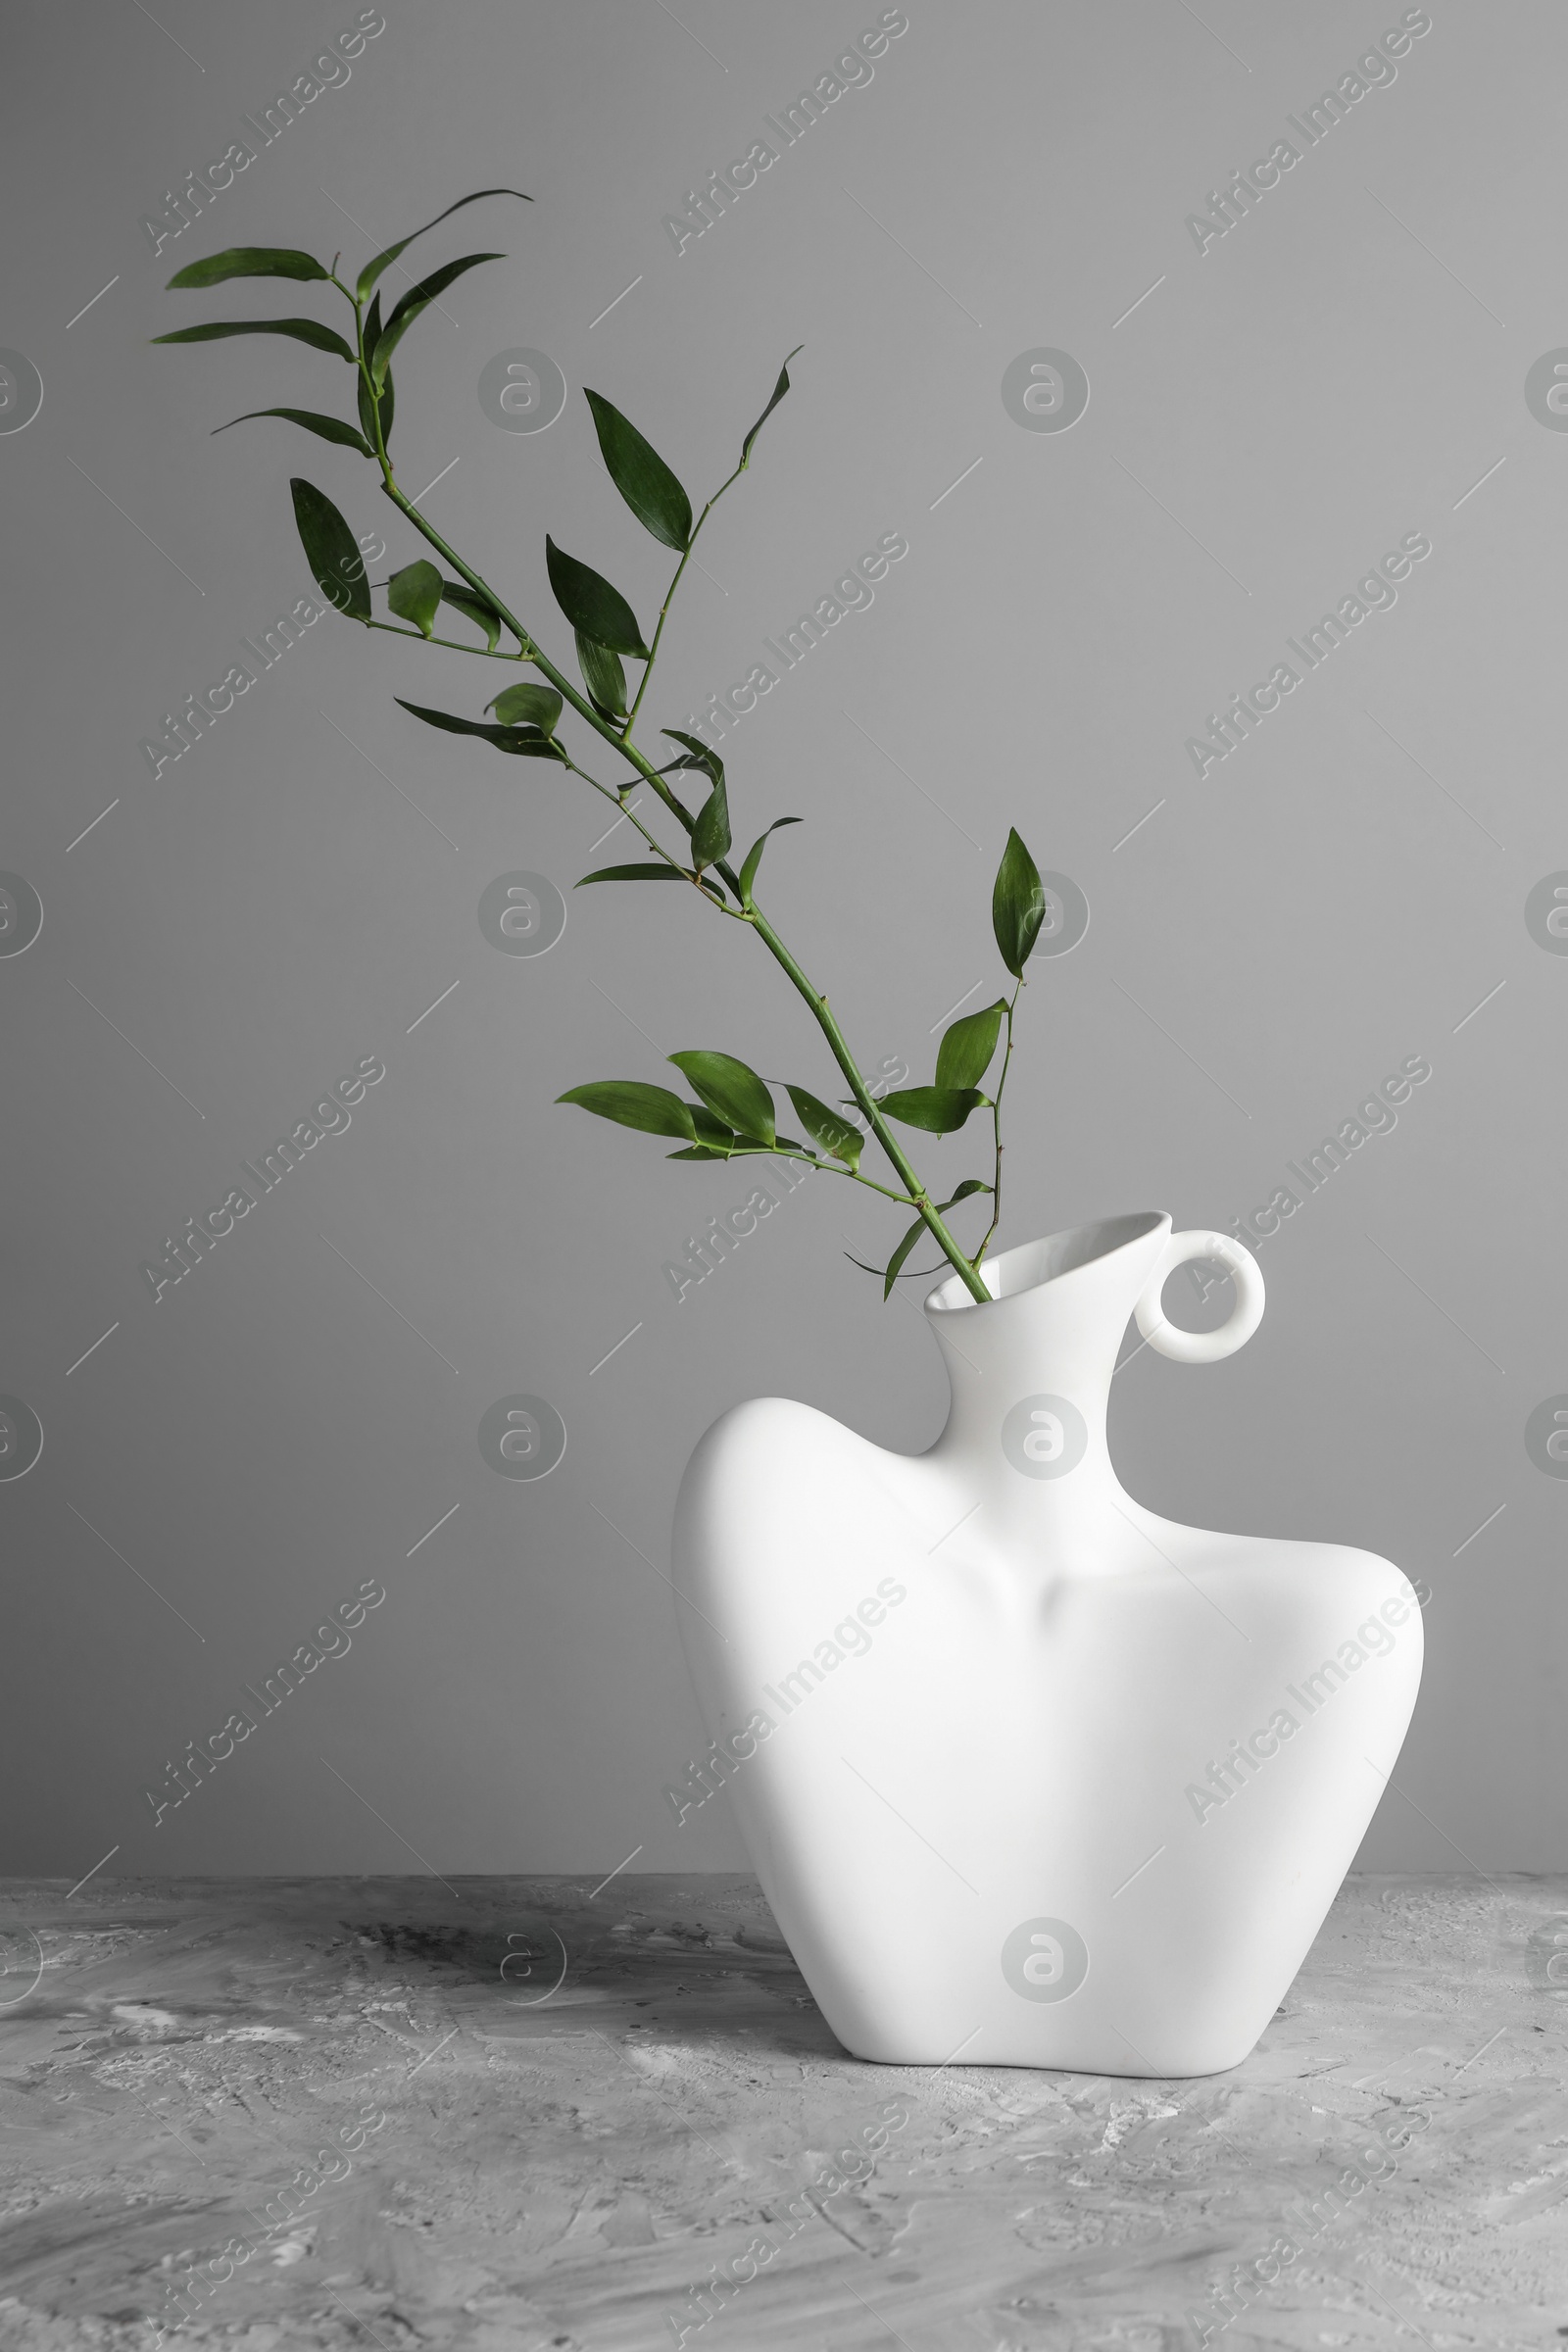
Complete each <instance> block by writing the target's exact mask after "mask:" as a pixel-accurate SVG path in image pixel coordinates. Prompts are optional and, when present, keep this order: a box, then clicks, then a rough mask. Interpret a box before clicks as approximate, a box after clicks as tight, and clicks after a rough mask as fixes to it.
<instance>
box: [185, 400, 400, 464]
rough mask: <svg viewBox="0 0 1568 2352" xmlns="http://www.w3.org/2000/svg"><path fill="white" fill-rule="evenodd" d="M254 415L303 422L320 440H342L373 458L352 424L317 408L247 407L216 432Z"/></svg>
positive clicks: (346, 446) (346, 447)
mask: <svg viewBox="0 0 1568 2352" xmlns="http://www.w3.org/2000/svg"><path fill="white" fill-rule="evenodd" d="M252 417H286V418H287V420H288V422H289V423H290V424H303V425H304V427H305V430H306V431H307V432H308V433H315V434H316V435H317V437H318V438H319V440H322V441H337V442H341V444H342V446H343V447H344V448H345V449H357V450H358V451H359V453H360V455H361V457H362V458H373V457H374V455H375V452H374V450H373V449H372V448H371V447H370V445H369V443H368V441H364V440H362V439H361V437H360V435H359V434H358V433H357V432H356V431H355V430H354V427H353V425H352V424H345V423H344V422H343V421H342V419H341V418H340V417H323V416H321V414H320V413H319V410H316V409H247V410H246V411H245V414H244V416H243V417H230V418H229V420H228V424H215V425H214V427H213V430H214V432H215V433H226V432H227V430H228V425H229V424H248V423H249V422H250V419H251V418H252Z"/></svg>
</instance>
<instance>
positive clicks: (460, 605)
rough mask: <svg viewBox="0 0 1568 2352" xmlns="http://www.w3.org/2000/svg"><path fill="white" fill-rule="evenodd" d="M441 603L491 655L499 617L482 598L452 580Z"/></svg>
mask: <svg viewBox="0 0 1568 2352" xmlns="http://www.w3.org/2000/svg"><path fill="white" fill-rule="evenodd" d="M386 380H387V382H388V384H390V383H391V381H392V378H391V377H390V376H388V377H387V379H386ZM441 601H442V603H443V604H444V605H450V606H451V607H452V608H453V610H454V612H457V613H462V614H463V616H464V618H465V620H471V621H472V622H473V624H474V626H475V627H476V628H480V629H483V631H484V638H485V644H486V645H487V646H488V648H489V650H490V652H491V653H494V652H495V650H496V647H497V646H498V645H499V644H500V643H501V615H500V613H497V612H495V611H493V610H492V608H491V607H490V606H489V605H487V604H486V603H485V601H484V599H483V597H480V596H475V595H474V593H473V591H472V589H471V588H460V587H459V586H458V585H457V583H456V581H454V580H443V582H442V583H441Z"/></svg>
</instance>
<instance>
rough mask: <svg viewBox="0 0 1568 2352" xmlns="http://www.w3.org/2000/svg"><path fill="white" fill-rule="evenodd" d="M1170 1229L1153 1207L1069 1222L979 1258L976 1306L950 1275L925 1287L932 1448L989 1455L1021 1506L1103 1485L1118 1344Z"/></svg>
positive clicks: (1064, 1501) (1048, 1504) (1053, 1505)
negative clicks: (939, 1373)
mask: <svg viewBox="0 0 1568 2352" xmlns="http://www.w3.org/2000/svg"><path fill="white" fill-rule="evenodd" d="M1170 1230H1171V1221H1170V1218H1169V1216H1168V1215H1166V1214H1165V1213H1164V1212H1163V1211H1162V1210H1149V1211H1146V1212H1144V1213H1143V1214H1141V1215H1134V1216H1125V1217H1107V1218H1103V1219H1101V1220H1100V1221H1098V1222H1097V1223H1095V1224H1092V1225H1075V1226H1072V1227H1070V1228H1069V1229H1068V1230H1067V1231H1066V1232H1063V1233H1054V1234H1051V1235H1050V1236H1048V1237H1047V1239H1046V1240H1044V1241H1040V1242H1026V1243H1024V1244H1023V1245H1022V1246H1021V1247H1020V1248H1018V1249H1015V1250H1004V1251H1003V1252H1002V1253H1001V1255H1000V1256H998V1257H995V1258H993V1259H991V1260H990V1261H989V1262H988V1263H987V1264H986V1265H985V1266H983V1267H982V1269H981V1272H982V1275H983V1277H984V1279H985V1282H986V1285H987V1288H988V1289H989V1290H990V1292H991V1303H989V1304H987V1305H982V1304H980V1303H979V1301H978V1300H975V1299H970V1297H969V1294H968V1292H967V1291H966V1290H965V1289H964V1287H963V1284H962V1283H961V1282H960V1281H959V1279H958V1277H957V1276H956V1275H954V1276H953V1277H951V1278H950V1279H949V1280H948V1281H947V1282H944V1283H943V1284H941V1285H940V1286H939V1288H938V1289H936V1290H935V1291H933V1292H932V1293H931V1295H930V1297H929V1298H928V1299H926V1302H925V1313H926V1320H927V1322H928V1323H929V1324H930V1327H931V1330H932V1333H933V1335H934V1336H935V1339H936V1342H937V1346H938V1347H939V1348H941V1350H942V1356H943V1361H944V1363H945V1364H946V1366H947V1372H948V1381H949V1385H950V1387H951V1390H952V1395H953V1403H952V1409H951V1412H950V1414H949V1418H948V1423H947V1427H946V1429H945V1430H944V1431H943V1434H942V1437H941V1438H940V1440H939V1441H938V1445H937V1448H936V1450H937V1453H938V1456H939V1457H941V1456H947V1457H949V1458H952V1459H954V1460H957V1459H959V1458H962V1459H964V1460H965V1461H967V1462H969V1463H981V1462H989V1463H992V1464H994V1477H995V1481H996V1485H997V1488H998V1489H999V1490H1000V1493H1001V1494H1002V1495H1008V1496H1009V1497H1010V1498H1011V1499H1012V1500H1013V1501H1014V1502H1015V1503H1016V1504H1017V1505H1018V1506H1019V1508H1020V1509H1022V1510H1024V1511H1027V1512H1028V1513H1029V1514H1030V1515H1038V1514H1039V1513H1040V1512H1041V1511H1042V1510H1046V1509H1049V1510H1050V1511H1051V1513H1052V1515H1053V1516H1054V1515H1055V1513H1056V1511H1057V1509H1058V1508H1059V1507H1061V1506H1067V1505H1068V1504H1069V1496H1070V1497H1071V1500H1072V1502H1076V1501H1077V1500H1078V1499H1079V1498H1080V1497H1083V1498H1085V1499H1087V1495H1088V1492H1089V1491H1090V1490H1094V1489H1099V1488H1100V1487H1102V1485H1103V1480H1104V1479H1105V1478H1108V1477H1111V1475H1112V1474H1111V1470H1110V1457H1109V1453H1108V1451H1107V1448H1106V1443H1105V1414H1106V1409H1107V1406H1108V1403H1109V1398H1110V1382H1111V1375H1112V1373H1113V1372H1114V1371H1115V1368H1116V1355H1117V1350H1118V1348H1120V1346H1121V1340H1122V1335H1123V1333H1124V1332H1125V1330H1126V1328H1127V1322H1128V1318H1129V1316H1130V1315H1131V1314H1132V1312H1133V1309H1134V1307H1135V1306H1136V1305H1137V1303H1138V1300H1139V1298H1140V1297H1141V1296H1142V1294H1143V1292H1144V1291H1145V1290H1146V1289H1147V1287H1148V1285H1149V1281H1150V1278H1151V1276H1152V1274H1153V1272H1154V1270H1155V1268H1156V1266H1157V1265H1158V1263H1159V1260H1160V1256H1161V1254H1162V1252H1163V1250H1164V1249H1165V1246H1166V1244H1167V1242H1168V1240H1169V1238H1170ZM1070 1472H1078V1473H1079V1475H1078V1476H1076V1477H1072V1478H1069V1476H1068V1474H1069V1473H1070ZM1006 1515H1007V1516H1008V1517H1009V1518H1010V1517H1011V1516H1013V1513H1012V1512H1011V1511H1010V1510H1009V1511H1008V1512H1007V1513H1006Z"/></svg>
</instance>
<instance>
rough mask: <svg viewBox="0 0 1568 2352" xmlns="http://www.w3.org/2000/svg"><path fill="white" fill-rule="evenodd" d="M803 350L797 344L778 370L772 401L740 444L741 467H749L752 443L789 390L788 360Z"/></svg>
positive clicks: (804, 346)
mask: <svg viewBox="0 0 1568 2352" xmlns="http://www.w3.org/2000/svg"><path fill="white" fill-rule="evenodd" d="M805 349H806V345H805V344H804V343H797V344H796V346H795V350H794V351H792V352H791V353H790V359H789V360H786V361H785V363H784V365H783V367H782V368H780V369H779V371H778V382H777V383H776V384H775V385H774V386H773V397H772V399H771V400H770V401H769V402H768V404H767V406H766V408H765V409H764V410H763V411H762V414H761V415H760V417H759V418H758V419H757V422H756V423H755V424H754V425H753V427H752V429H751V431H750V432H749V433H748V434H747V436H746V438H745V440H744V441H743V442H742V443H741V464H742V465H743V466H749V465H750V464H751V462H752V443H753V442H754V441H755V440H756V439H757V436H758V434H759V433H760V431H761V429H762V427H763V425H764V424H765V423H766V422H767V420H768V418H769V417H771V416H772V414H773V411H774V410H775V409H776V408H777V407H778V404H779V402H780V401H781V400H782V399H783V397H784V395H785V393H786V392H787V391H788V390H789V388H790V360H793V359H794V358H795V356H796V353H797V352H802V351H804V350H805Z"/></svg>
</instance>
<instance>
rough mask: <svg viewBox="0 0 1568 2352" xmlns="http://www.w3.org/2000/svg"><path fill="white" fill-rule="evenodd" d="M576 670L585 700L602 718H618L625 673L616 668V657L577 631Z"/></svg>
mask: <svg viewBox="0 0 1568 2352" xmlns="http://www.w3.org/2000/svg"><path fill="white" fill-rule="evenodd" d="M576 637H577V667H578V668H579V669H580V670H581V671H582V682H583V684H584V685H585V686H586V687H587V689H588V699H589V701H590V702H591V703H592V704H593V706H594V709H595V710H596V711H599V713H600V714H601V716H602V717H607V718H620V717H623V716H624V714H625V710H626V672H625V671H624V670H623V669H622V668H621V666H620V656H619V655H618V654H613V653H610V652H609V651H608V650H607V649H606V647H604V646H602V645H595V643H594V641H593V639H592V638H591V637H585V636H584V635H583V633H582V631H581V629H578V631H577V632H576Z"/></svg>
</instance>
